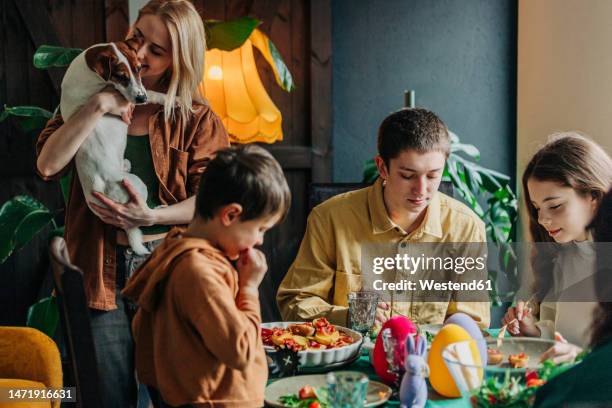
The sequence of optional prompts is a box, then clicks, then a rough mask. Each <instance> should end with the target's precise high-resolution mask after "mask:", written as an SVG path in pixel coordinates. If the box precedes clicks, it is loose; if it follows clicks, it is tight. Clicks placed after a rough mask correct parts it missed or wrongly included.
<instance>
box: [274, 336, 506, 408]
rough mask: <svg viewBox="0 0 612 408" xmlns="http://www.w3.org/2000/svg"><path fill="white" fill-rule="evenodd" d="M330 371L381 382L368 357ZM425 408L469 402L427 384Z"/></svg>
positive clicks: (458, 407) (393, 403) (465, 407)
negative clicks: (363, 376)
mask: <svg viewBox="0 0 612 408" xmlns="http://www.w3.org/2000/svg"><path fill="white" fill-rule="evenodd" d="M485 331H486V333H488V334H489V335H490V336H492V337H496V336H497V335H498V334H499V331H500V329H486V330H485ZM505 335H506V336H509V334H508V333H505ZM331 371H357V372H360V373H363V374H365V375H367V376H368V378H369V379H370V380H371V381H378V382H382V380H381V379H380V377H379V376H378V375H376V373H375V372H374V367H373V366H372V364H371V363H370V358H369V356H368V355H363V354H362V355H360V356H359V358H358V359H357V360H355V361H354V362H353V363H351V364H350V365H347V366H344V367H341V368H336V369H332V370H329V371H322V373H323V374H325V373H327V372H331ZM277 379H278V378H270V379H269V380H268V384H271V383H272V382H274V381H276V380H277ZM399 406H400V403H399V401H397V400H393V399H389V400H388V401H387V402H386V403H384V404H382V405H379V407H381V408H391V407H399ZM425 407H426V408H471V404H470V402H469V401H468V400H467V399H466V398H447V397H444V396H441V395H439V394H438V393H437V392H436V391H435V390H434V389H433V388H431V385H429V383H428V399H427V404H426V405H425Z"/></svg>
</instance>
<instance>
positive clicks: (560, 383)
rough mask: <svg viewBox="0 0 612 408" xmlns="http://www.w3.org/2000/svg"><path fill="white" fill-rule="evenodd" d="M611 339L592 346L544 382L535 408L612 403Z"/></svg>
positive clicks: (600, 405) (597, 405)
mask: <svg viewBox="0 0 612 408" xmlns="http://www.w3.org/2000/svg"><path fill="white" fill-rule="evenodd" d="M610 367H612V341H608V342H607V343H604V344H603V345H601V346H599V347H597V348H596V349H594V350H593V351H592V352H591V353H589V354H588V355H587V356H586V357H584V359H583V360H582V362H580V363H578V364H577V365H576V366H575V367H572V368H571V369H569V370H567V371H566V372H564V373H562V374H559V375H558V376H557V377H555V378H553V379H552V380H550V381H549V382H548V383H547V384H544V385H543V386H542V388H540V389H539V390H538V393H537V394H536V402H535V404H534V407H538V408H545V407H564V406H580V407H588V406H593V407H609V406H611V405H612V375H610Z"/></svg>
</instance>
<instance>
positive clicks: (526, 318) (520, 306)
mask: <svg viewBox="0 0 612 408" xmlns="http://www.w3.org/2000/svg"><path fill="white" fill-rule="evenodd" d="M535 323H536V320H535V318H534V317H533V315H532V314H531V308H530V307H529V306H527V303H526V302H523V301H522V300H519V301H518V302H517V303H516V306H513V307H509V308H508V310H507V311H506V314H505V315H504V318H503V319H502V324H503V325H508V327H507V330H508V333H510V334H511V335H512V336H519V335H523V336H527V337H540V329H539V328H538V327H537V326H536V324H535Z"/></svg>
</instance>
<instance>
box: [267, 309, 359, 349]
mask: <svg viewBox="0 0 612 408" xmlns="http://www.w3.org/2000/svg"><path fill="white" fill-rule="evenodd" d="M261 338H262V340H263V343H264V345H266V346H272V347H280V348H290V349H292V350H295V351H303V350H316V349H322V350H323V349H333V348H339V347H343V346H346V345H348V344H352V343H353V338H352V337H351V336H348V335H346V334H343V333H341V332H340V331H338V329H337V328H336V326H334V325H333V324H331V323H329V322H328V321H327V319H325V318H324V317H321V318H319V319H315V320H313V321H312V323H310V322H307V323H298V324H290V325H289V326H287V327H286V328H281V327H274V328H272V329H267V328H262V329H261Z"/></svg>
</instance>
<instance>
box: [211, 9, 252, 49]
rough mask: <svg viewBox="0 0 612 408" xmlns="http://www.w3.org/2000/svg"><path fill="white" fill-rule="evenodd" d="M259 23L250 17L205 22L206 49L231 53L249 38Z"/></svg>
mask: <svg viewBox="0 0 612 408" xmlns="http://www.w3.org/2000/svg"><path fill="white" fill-rule="evenodd" d="M260 24H261V21H259V20H257V19H256V18H252V17H240V18H237V19H235V20H230V21H215V20H207V21H206V22H205V27H206V45H207V47H208V49H209V50H210V49H213V48H218V49H220V50H222V51H231V50H233V49H236V48H238V47H240V46H241V45H242V44H244V42H245V41H246V40H247V38H249V36H250V35H251V33H252V32H253V30H254V29H255V28H256V27H257V26H258V25H260Z"/></svg>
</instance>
